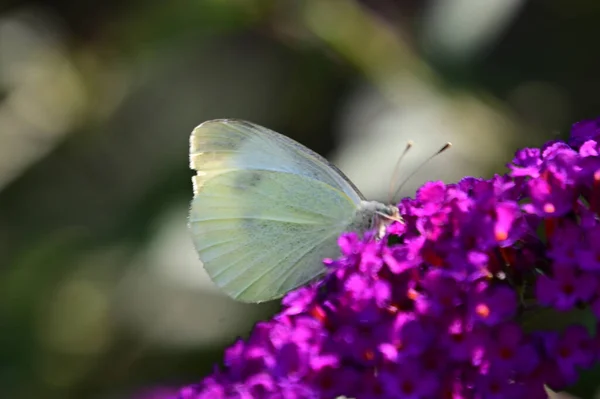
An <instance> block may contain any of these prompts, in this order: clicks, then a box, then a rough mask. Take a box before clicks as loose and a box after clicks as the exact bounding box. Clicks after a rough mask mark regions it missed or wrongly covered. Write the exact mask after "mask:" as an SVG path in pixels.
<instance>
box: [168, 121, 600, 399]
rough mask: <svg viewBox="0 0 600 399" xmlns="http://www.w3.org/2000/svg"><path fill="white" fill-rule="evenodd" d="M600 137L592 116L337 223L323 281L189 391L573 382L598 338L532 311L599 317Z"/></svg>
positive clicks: (308, 392) (187, 396) (301, 392)
mask: <svg viewBox="0 0 600 399" xmlns="http://www.w3.org/2000/svg"><path fill="white" fill-rule="evenodd" d="M597 139H600V123H598V121H595V120H594V121H584V122H580V123H578V124H576V125H574V126H573V131H572V135H571V139H570V141H569V142H568V143H564V142H552V143H548V144H547V145H545V146H544V147H543V148H541V149H537V148H527V149H523V150H520V151H518V152H517V153H516V156H515V158H514V160H513V161H512V163H510V164H509V165H508V167H509V173H507V174H506V175H502V176H500V175H497V176H494V177H493V178H492V179H489V180H484V179H477V178H471V177H469V178H465V179H463V180H461V181H460V182H458V183H457V184H448V185H446V184H444V183H442V182H431V183H427V184H425V185H424V186H423V187H421V189H420V190H419V191H418V192H417V194H416V198H415V199H404V200H403V201H402V202H401V203H400V204H399V208H400V211H401V214H402V216H403V217H404V219H405V224H394V225H392V226H390V227H389V228H388V232H387V236H386V237H385V239H383V240H381V241H375V240H372V239H369V237H365V238H364V239H360V238H359V237H357V236H356V235H355V234H353V233H349V234H345V235H343V236H342V237H340V239H339V245H340V248H341V251H342V255H341V257H340V258H339V259H336V260H328V261H326V264H327V266H328V268H329V272H328V274H327V276H326V277H325V279H324V280H323V281H321V282H319V283H317V284H315V285H312V286H308V287H303V288H300V289H298V290H296V291H294V292H291V293H289V294H288V295H287V296H286V297H285V298H284V299H283V309H282V311H281V312H280V313H279V314H278V315H277V316H275V317H274V318H273V319H271V320H269V321H267V322H262V323H259V324H258V325H257V326H256V328H255V329H254V331H253V332H252V334H251V336H250V337H249V339H248V340H246V341H242V340H240V341H238V342H237V343H235V344H234V345H233V346H231V347H230V348H229V349H228V350H227V351H226V353H225V359H224V363H225V364H224V368H223V369H220V370H215V372H214V374H213V375H212V376H210V377H208V378H205V379H204V380H203V381H201V382H200V383H199V384H196V385H192V386H188V387H186V388H184V389H182V390H181V391H180V393H179V398H180V399H218V398H239V399H251V398H272V399H301V398H302V399H304V398H306V399H308V398H323V399H327V398H336V397H338V396H341V395H345V396H347V397H352V398H356V399H374V398H389V399H396V398H397V399H401V398H410V399H418V398H449V399H450V398H455V399H458V398H461V399H462V398H465V399H466V398H482V399H483V398H486V399H487V398H512V399H518V398H527V399H535V398H545V397H547V393H546V392H545V390H544V385H546V386H549V387H550V388H552V389H554V390H561V389H563V388H565V387H567V386H569V385H570V384H573V383H574V382H575V381H576V380H577V378H578V373H579V372H580V371H581V370H583V369H586V368H589V367H590V366H592V365H593V364H594V363H596V362H597V361H598V360H599V359H600V339H599V338H598V337H596V335H595V332H590V331H589V330H588V329H587V328H585V327H583V325H580V324H569V325H567V326H564V325H562V326H560V327H561V328H558V327H555V328H545V329H544V328H542V327H541V326H540V325H537V324H536V323H535V319H536V317H537V316H539V315H540V314H547V313H548V312H550V314H551V315H552V314H553V316H552V318H553V319H555V320H560V319H561V318H563V315H567V314H570V313H566V312H570V311H578V312H581V314H583V315H584V316H583V317H582V321H583V319H585V317H586V316H585V315H588V314H589V317H587V318H588V319H589V320H592V321H593V323H592V324H595V319H596V318H598V319H600V290H599V287H600V283H599V282H600V217H599V212H600V145H599V144H598V141H596V140H597ZM553 312H554V313H553ZM532 320H533V321H532ZM557 325H558V324H557ZM550 327H552V326H550Z"/></svg>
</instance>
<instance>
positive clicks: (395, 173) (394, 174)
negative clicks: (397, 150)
mask: <svg viewBox="0 0 600 399" xmlns="http://www.w3.org/2000/svg"><path fill="white" fill-rule="evenodd" d="M413 144H414V143H413V142H412V141H410V140H409V141H408V142H407V143H406V147H404V151H402V155H400V157H399V158H398V161H397V162H396V166H394V171H393V172H392V179H391V180H390V188H389V190H388V203H390V204H391V203H392V200H393V199H394V195H393V194H394V182H395V181H396V178H397V177H398V173H399V172H400V164H401V163H402V159H403V158H404V157H405V156H406V154H407V153H408V150H410V149H411V148H412V146H413Z"/></svg>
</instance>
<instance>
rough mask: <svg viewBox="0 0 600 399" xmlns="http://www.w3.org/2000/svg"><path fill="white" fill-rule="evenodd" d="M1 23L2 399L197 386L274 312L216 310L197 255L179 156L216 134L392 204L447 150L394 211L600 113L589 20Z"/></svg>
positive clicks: (39, 7)
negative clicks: (263, 142) (255, 128)
mask: <svg viewBox="0 0 600 399" xmlns="http://www.w3.org/2000/svg"><path fill="white" fill-rule="evenodd" d="M0 4H1V5H0V397H2V398H7V399H8V398H10V399H21V398H23V399H24V398H36V399H53V398H61V399H62V398H77V399H87V398H94V399H96V398H98V399H100V398H102V399H107V398H115V399H116V398H129V397H131V395H132V394H133V393H135V392H137V391H139V390H140V389H142V388H144V387H148V386H151V387H153V386H167V387H168V386H171V385H178V384H183V383H188V382H192V381H194V380H197V379H199V378H200V377H201V376H203V375H205V374H206V373H208V372H209V371H210V370H211V368H212V365H213V364H214V363H215V362H218V361H219V359H220V358H221V354H222V350H223V348H224V347H225V346H226V345H228V344H230V343H231V342H232V341H233V339H234V338H235V337H237V336H244V335H245V334H247V333H248V331H249V330H250V328H251V327H252V325H253V323H254V322H256V320H259V319H263V318H267V317H269V315H271V314H273V313H274V312H275V311H276V310H277V304H264V305H243V304H239V303H235V302H234V301H232V300H230V299H228V298H226V297H224V296H223V295H222V294H220V293H219V292H217V291H216V290H215V289H214V288H213V287H212V286H211V284H210V281H209V280H208V278H207V277H206V275H205V274H204V272H203V270H202V268H201V267H200V263H199V262H198V260H197V257H196V254H195V253H194V250H193V248H192V244H191V240H190V238H189V236H188V233H187V227H186V216H187V215H186V214H187V207H188V203H189V201H190V199H191V196H192V189H191V181H190V178H191V176H192V172H191V171H190V170H189V169H188V160H187V156H188V154H187V150H188V137H189V133H190V132H191V130H192V129H193V128H194V127H195V126H196V125H198V124H199V123H201V122H203V121H205V120H208V119H214V118H243V119H247V120H250V121H253V122H256V123H259V124H262V125H265V126H267V127H269V128H271V129H274V130H276V131H279V132H282V133H284V134H286V135H288V136H290V137H292V138H294V139H296V140H298V141H300V142H302V143H303V144H305V145H307V146H309V147H311V148H312V149H314V150H315V151H317V152H319V153H321V154H323V155H324V156H326V157H328V158H329V159H330V160H332V161H333V162H334V163H336V164H337V165H338V166H339V167H340V168H341V169H342V170H344V171H345V172H346V173H347V175H348V176H349V177H350V178H351V179H352V180H353V181H354V182H355V183H356V184H357V186H358V187H359V188H361V190H362V191H363V193H364V194H365V195H366V196H367V197H368V198H370V199H379V200H382V201H386V200H387V196H388V185H389V184H390V180H391V178H392V169H393V166H394V164H395V162H396V160H397V158H398V156H399V155H400V153H401V152H402V150H403V148H404V145H405V143H406V141H407V140H413V141H414V142H415V147H414V149H413V150H412V151H411V153H409V156H408V157H407V158H406V160H405V162H404V166H403V168H402V172H401V174H400V175H401V176H400V179H399V180H398V181H400V180H402V178H405V177H407V176H408V175H409V174H410V173H411V171H412V170H413V169H414V168H415V167H416V165H417V164H419V163H420V162H421V161H423V160H424V159H426V158H427V157H428V156H429V155H431V154H432V153H434V152H435V151H436V150H437V149H438V148H439V147H441V146H442V145H443V144H444V143H445V142H446V141H451V142H453V144H454V147H453V148H452V150H450V151H449V152H447V153H444V154H443V155H441V156H439V157H437V158H435V159H433V160H432V161H431V162H429V163H428V164H427V165H426V166H425V167H423V168H421V169H420V170H419V171H418V172H417V173H416V174H415V175H414V176H413V177H411V178H410V179H409V181H408V182H407V183H406V184H405V185H404V186H403V188H402V190H401V192H402V195H412V194H413V193H414V190H415V189H416V188H417V187H418V186H419V185H420V184H421V183H422V182H424V181H426V180H438V179H441V180H444V181H446V182H453V181H456V180H458V179H459V178H460V177H462V176H464V175H474V176H490V175H491V174H493V173H496V172H498V173H502V172H503V171H504V165H505V163H506V162H507V161H508V160H509V159H510V157H511V155H512V153H513V152H514V150H515V149H516V148H518V147H522V146H526V145H539V144H541V143H543V142H545V141H547V140H549V139H554V138H558V137H566V135H567V134H568V130H569V126H570V124H571V123H572V122H574V121H576V120H579V119H583V118H589V117H594V116H596V115H600V96H599V95H598V93H600V73H599V71H600V53H598V39H599V38H600V24H598V21H599V20H600V3H599V2H597V1H596V0H569V1H559V0H543V1H542V0H539V1H525V0H487V1H482V0H437V1H436V0H362V1H361V0H293V1H292V0H264V1H253V0H171V1H168V2H167V1H157V0H145V1H141V0H127V1H116V0H86V1H81V0H38V1H33V0H5V1H3V2H1V3H0ZM395 183H398V182H395ZM596 376H597V374H596ZM586 378H587V381H588V382H587V384H588V385H587V386H588V390H587V391H586V392H591V391H590V390H589V386H591V385H590V384H595V383H596V381H595V380H594V376H593V375H592V376H591V377H590V376H588V377H586ZM585 384H586V383H585V381H584V385H585ZM588 397H590V396H588Z"/></svg>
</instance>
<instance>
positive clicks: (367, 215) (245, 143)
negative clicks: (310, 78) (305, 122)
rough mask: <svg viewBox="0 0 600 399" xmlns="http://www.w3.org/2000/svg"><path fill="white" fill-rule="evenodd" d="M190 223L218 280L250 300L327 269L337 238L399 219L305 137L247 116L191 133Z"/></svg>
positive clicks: (277, 292) (267, 297) (288, 288)
mask: <svg viewBox="0 0 600 399" xmlns="http://www.w3.org/2000/svg"><path fill="white" fill-rule="evenodd" d="M190 167H191V168H192V169H194V170H196V171H197V174H196V176H194V177H193V178H192V181H193V183H194V199H193V201H192V203H191V209H190V218H189V228H190V230H191V233H192V236H193V240H194V245H195V247H196V250H197V251H198V254H199V256H200V260H201V261H202V263H203V264H204V267H205V269H206V271H207V272H208V274H209V276H210V278H211V279H212V280H213V281H214V282H215V284H216V285H217V286H218V287H219V288H221V289H222V290H223V291H224V292H225V293H227V294H228V295H229V296H231V297H233V298H235V299H237V300H240V301H243V302H262V301H267V300H270V299H275V298H279V297H281V296H283V295H284V294H285V293H287V292H289V291H291V290H293V289H294V288H297V287H299V286H301V285H303V284H306V283H308V282H309V281H311V280H313V279H314V278H315V277H318V276H319V275H321V274H322V273H323V272H324V271H325V268H324V266H323V259H324V258H332V257H336V256H337V255H339V248H338V245H337V238H338V236H339V235H340V234H341V233H342V232H345V231H356V232H358V233H363V232H364V231H366V230H367V229H370V228H374V227H380V228H385V225H387V224H389V223H391V222H392V221H399V222H401V221H402V219H401V218H400V216H399V213H398V208H396V207H395V206H393V205H385V204H382V203H379V202H375V201H365V199H364V197H363V195H362V194H361V193H360V192H359V191H358V189H357V188H356V187H355V186H354V185H353V184H352V182H350V180H348V178H347V177H346V176H344V174H343V173H342V172H341V171H340V170H339V169H337V168H336V167H335V166H334V165H333V164H331V163H329V162H328V161H327V160H326V159H325V158H323V157H321V156H320V155H318V154H317V153H315V152H313V151H311V150H309V149H308V148H306V147H304V146H302V145H301V144H299V143H297V142H295V141H293V140H291V139H289V138H288V137H286V136H283V135H281V134H279V133H276V132H274V131H272V130H269V129H267V128H264V127H261V126H258V125H255V124H253V123H250V122H246V121H241V120H232V119H224V120H213V121H208V122H204V123H203V124H201V125H200V126H198V127H196V128H195V129H194V131H193V132H192V135H191V137H190Z"/></svg>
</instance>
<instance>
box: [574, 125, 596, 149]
mask: <svg viewBox="0 0 600 399" xmlns="http://www.w3.org/2000/svg"><path fill="white" fill-rule="evenodd" d="M599 138H600V118H596V119H587V120H583V121H580V122H577V123H575V124H574V125H573V126H572V127H571V137H570V138H569V145H570V146H571V147H574V148H576V147H579V146H580V145H581V144H582V143H584V142H585V141H587V140H594V141H598V139H599Z"/></svg>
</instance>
